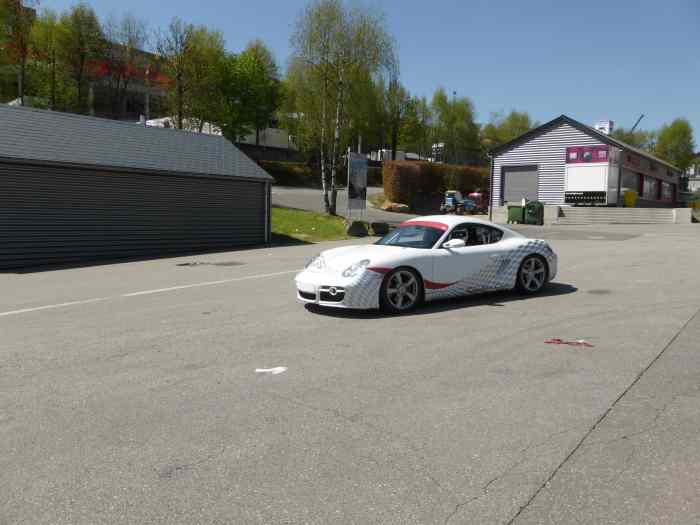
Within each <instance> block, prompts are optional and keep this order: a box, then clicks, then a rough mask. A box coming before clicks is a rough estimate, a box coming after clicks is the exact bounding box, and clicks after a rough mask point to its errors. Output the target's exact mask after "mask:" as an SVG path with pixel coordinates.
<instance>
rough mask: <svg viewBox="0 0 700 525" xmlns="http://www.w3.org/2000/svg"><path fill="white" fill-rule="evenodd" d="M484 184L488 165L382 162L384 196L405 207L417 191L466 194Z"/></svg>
mask: <svg viewBox="0 0 700 525" xmlns="http://www.w3.org/2000/svg"><path fill="white" fill-rule="evenodd" d="M488 184H489V170H488V168H483V167H473V166H452V165H449V164H436V163H432V162H414V161H386V162H384V195H385V196H386V198H387V199H388V200H390V201H391V202H399V203H402V204H408V205H409V206H410V205H411V204H412V203H413V202H414V201H415V199H416V197H417V196H418V195H419V194H423V195H434V194H436V193H442V192H444V191H445V190H459V191H461V192H462V193H465V194H466V193H470V192H472V191H474V190H476V189H481V190H485V189H487V188H488Z"/></svg>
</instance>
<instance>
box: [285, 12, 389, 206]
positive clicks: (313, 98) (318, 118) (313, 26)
mask: <svg viewBox="0 0 700 525" xmlns="http://www.w3.org/2000/svg"><path fill="white" fill-rule="evenodd" d="M291 44H292V48H293V56H292V60H291V65H290V71H289V75H288V79H287V80H288V82H287V91H288V92H290V93H289V95H290V96H289V98H288V100H289V101H290V103H291V102H293V104H294V105H293V106H291V105H290V106H287V111H288V112H289V113H291V114H293V115H294V118H296V119H297V121H298V122H297V123H296V124H295V125H294V128H295V130H294V131H293V130H291V129H290V131H292V133H294V134H296V135H297V137H298V140H297V144H298V145H299V146H300V147H302V148H303V149H304V150H305V151H306V152H307V154H309V155H318V158H319V162H320V165H321V179H322V186H323V188H324V203H325V206H326V209H327V210H328V211H329V212H330V213H334V212H335V200H334V199H335V183H336V180H335V179H336V175H337V171H338V165H339V160H340V156H341V154H342V153H343V152H344V151H345V150H346V148H347V146H348V144H349V142H350V140H352V137H351V136H350V134H349V132H350V130H351V129H352V124H351V122H352V121H353V120H355V118H357V120H358V121H359V122H358V123H357V124H355V125H356V126H357V127H358V128H360V127H362V126H363V125H364V119H363V118H362V116H363V115H362V113H363V112H362V111H357V112H356V110H357V103H358V102H360V99H359V98H357V96H356V95H357V91H354V89H353V87H354V86H355V84H356V83H363V82H364V83H365V86H367V84H366V82H367V80H368V79H369V78H372V77H374V76H375V75H376V74H378V73H379V72H380V71H382V70H387V71H388V70H389V69H390V67H391V66H392V65H393V64H394V63H395V55H394V49H393V41H392V39H391V37H390V36H389V34H388V32H387V30H386V27H385V25H384V20H383V18H382V17H381V16H378V15H377V14H376V10H374V9H363V8H360V7H352V8H348V7H346V6H345V5H344V3H343V2H342V1H341V0H316V1H314V2H311V3H310V4H308V5H307V7H306V9H305V10H304V11H303V12H302V14H301V15H300V17H299V18H298V20H297V21H296V24H295V30H294V34H293V35H292V38H291ZM295 131H296V133H295ZM331 138H332V140H331ZM327 171H330V175H331V176H330V186H327V182H328V180H327V177H326V174H327ZM329 192H330V198H329Z"/></svg>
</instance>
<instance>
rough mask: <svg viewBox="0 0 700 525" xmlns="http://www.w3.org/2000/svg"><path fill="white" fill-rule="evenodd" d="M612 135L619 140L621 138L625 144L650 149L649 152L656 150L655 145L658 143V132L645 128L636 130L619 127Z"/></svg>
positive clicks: (645, 149)
mask: <svg viewBox="0 0 700 525" xmlns="http://www.w3.org/2000/svg"><path fill="white" fill-rule="evenodd" d="M612 137H614V138H616V139H617V140H621V141H622V142H624V143H625V144H629V145H630V146H634V147H635V148H638V149H641V150H644V151H648V152H649V153H653V152H654V147H655V143H656V133H655V132H653V131H645V130H641V129H640V130H635V131H632V130H631V129H625V128H622V127H620V128H617V129H614V130H613V132H612Z"/></svg>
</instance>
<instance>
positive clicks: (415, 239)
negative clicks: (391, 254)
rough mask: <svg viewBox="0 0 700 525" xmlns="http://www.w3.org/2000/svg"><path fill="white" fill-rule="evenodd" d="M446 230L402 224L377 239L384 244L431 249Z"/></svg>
mask: <svg viewBox="0 0 700 525" xmlns="http://www.w3.org/2000/svg"><path fill="white" fill-rule="evenodd" d="M443 233H444V232H443V231H442V230H439V229H437V228H431V227H430V226H401V227H399V228H397V229H395V230H394V231H393V232H391V233H389V234H388V235H385V236H384V237H382V238H381V239H379V240H378V241H377V244H382V245H384V246H401V247H404V248H420V249H424V250H429V249H430V248H432V247H433V246H435V243H436V242H437V241H438V239H440V237H442V234H443Z"/></svg>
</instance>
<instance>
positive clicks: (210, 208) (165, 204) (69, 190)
mask: <svg viewBox="0 0 700 525" xmlns="http://www.w3.org/2000/svg"><path fill="white" fill-rule="evenodd" d="M272 181H273V179H272V177H270V176H269V175H268V174H267V173H266V172H265V171H263V170H262V169H261V168H260V167H259V166H258V165H257V164H255V163H254V162H253V161H252V160H250V159H249V158H248V157H246V156H245V155H244V154H243V153H241V152H240V151H239V150H238V149H237V148H236V147H235V146H234V145H233V144H231V143H230V142H228V141H227V140H226V139H224V138H222V137H216V136H211V135H201V134H196V133H188V132H183V131H176V130H171V129H158V128H145V127H143V126H138V125H134V124H128V123H123V122H117V121H110V120H104V119H98V118H92V117H84V116H78V115H71V114H66V113H56V112H51V111H44V110H36V109H28V108H13V107H9V106H6V105H2V104H0V268H16V267H26V266H34V265H43V264H52V263H68V262H78V261H87V260H96V259H105V258H117V257H119V258H121V257H131V256H134V257H141V256H159V255H166V254H172V255H176V254H180V253H188V252H194V251H206V250H220V249H226V248H233V247H240V246H250V245H256V244H263V243H265V242H267V241H269V238H270V184H271V182H272Z"/></svg>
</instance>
